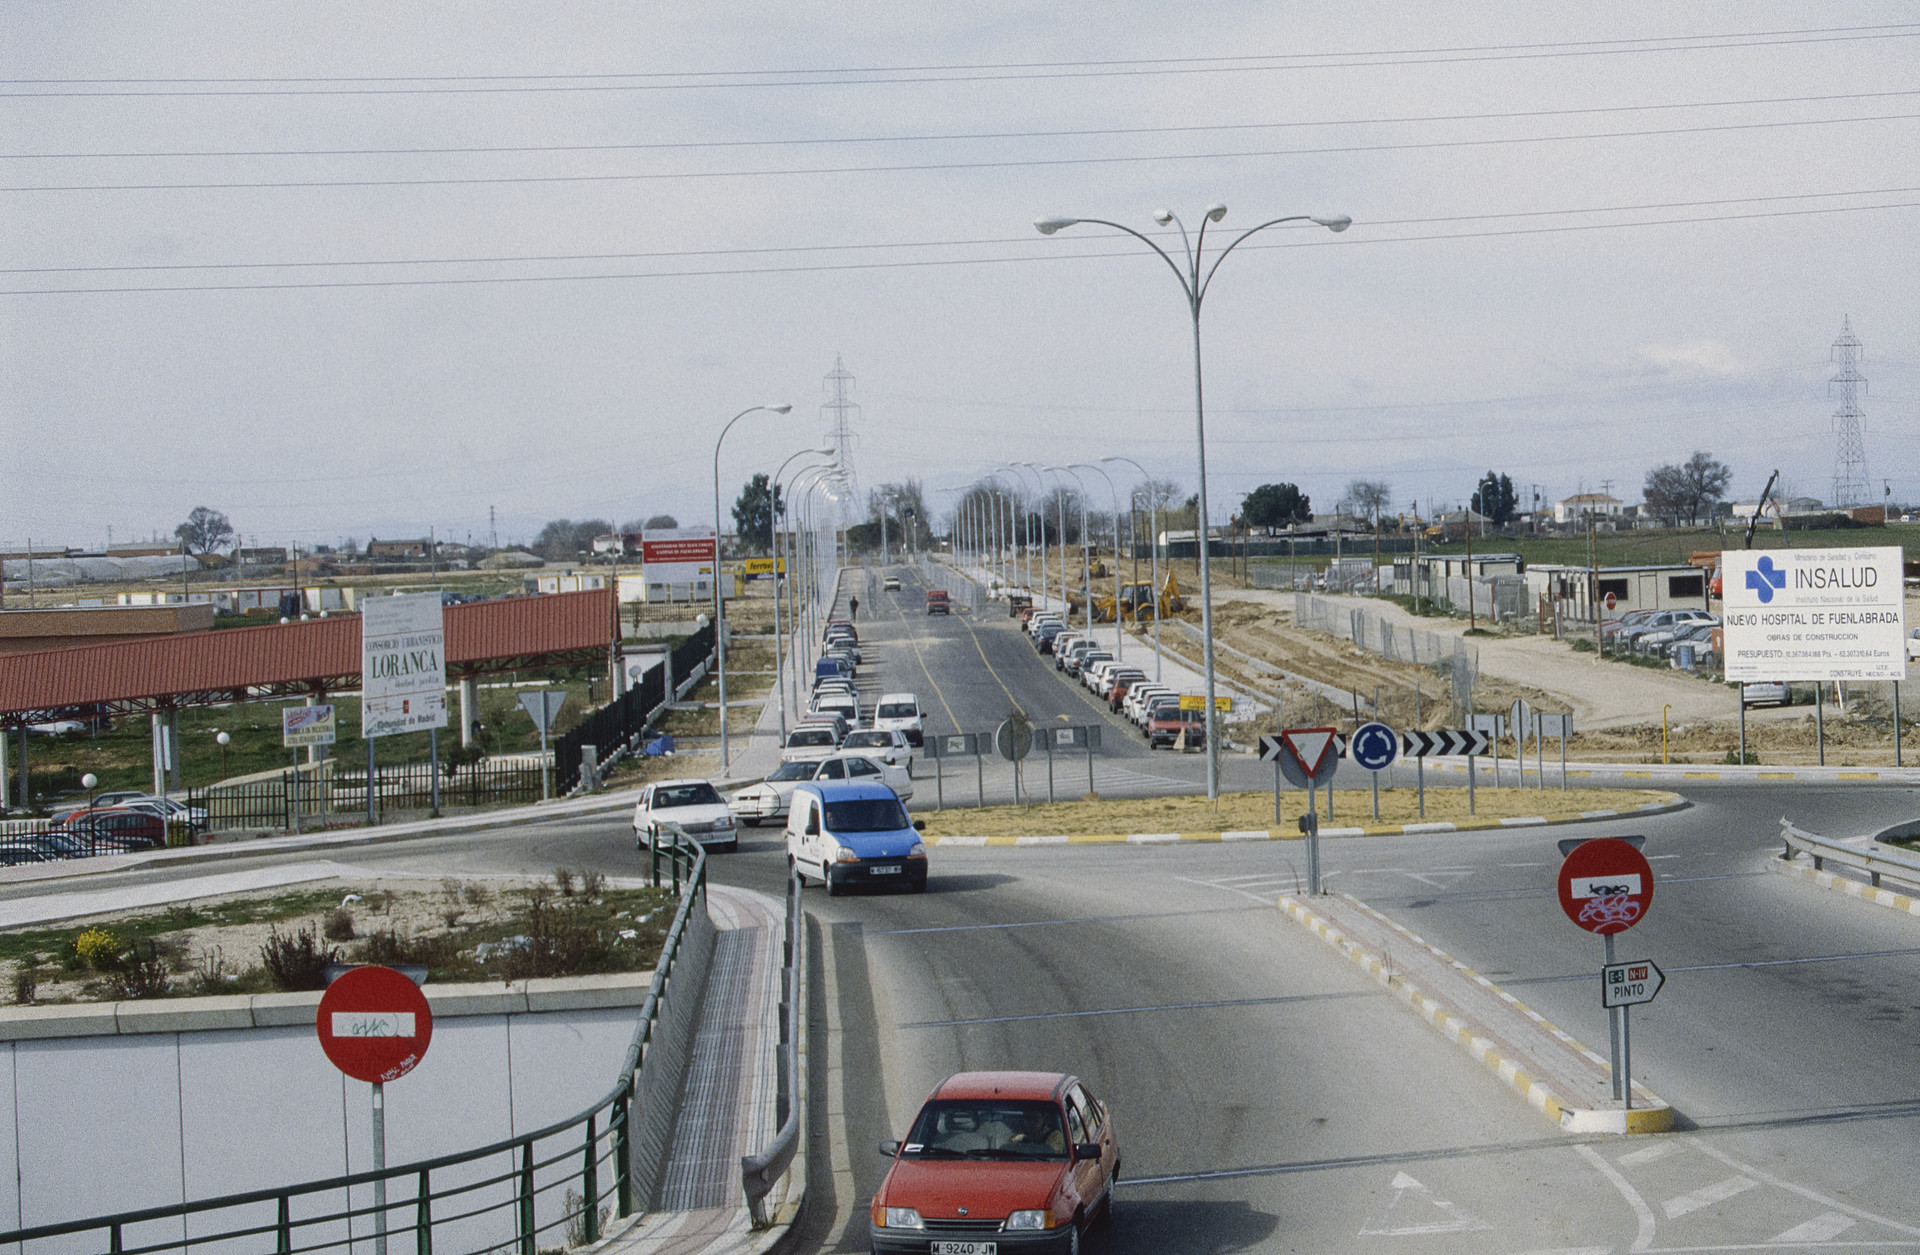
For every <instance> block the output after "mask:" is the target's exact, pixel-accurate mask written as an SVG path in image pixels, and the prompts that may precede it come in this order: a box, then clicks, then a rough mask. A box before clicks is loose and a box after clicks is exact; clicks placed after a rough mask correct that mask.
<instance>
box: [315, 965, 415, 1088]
mask: <svg viewBox="0 0 1920 1255" xmlns="http://www.w3.org/2000/svg"><path fill="white" fill-rule="evenodd" d="M314 1028H315V1029H316V1030H317V1031H318V1032H319V1034H320V1049H322V1050H324V1051H326V1052H327V1058H329V1059H331V1060H332V1061H333V1066H334V1067H336V1068H339V1069H340V1070H341V1071H342V1072H345V1073H346V1074H347V1075H348V1076H350V1077H352V1078H354V1079H355V1080H357V1081H370V1082H375V1083H378V1082H383V1081H391V1080H394V1079H396V1078H398V1077H402V1076H405V1075H406V1074H407V1073H409V1072H411V1071H413V1069H414V1067H415V1066H416V1065H418V1064H419V1062H420V1060H421V1059H422V1058H424V1057H425V1055H426V1053H427V1043H428V1042H429V1041H431V1040H432V1039H433V1012H432V1011H431V1010H430V1009H429V1008H428V1006H427V997H426V995H425V994H423V993H421V992H420V988H419V986H417V985H415V984H414V983H413V982H412V981H411V980H409V979H407V977H405V976H403V975H402V974H400V973H399V972H396V971H394V970H393V969H392V968H390V967H373V966H369V967H356V968H354V969H352V970H351V971H349V972H345V973H343V974H342V975H341V976H340V977H339V978H338V979H337V980H335V981H334V982H333V983H332V984H331V985H328V986H327V992H326V993H324V994H322V995H321V996H320V1010H319V1012H318V1013H317V1014H316V1015H315V1016H314Z"/></svg>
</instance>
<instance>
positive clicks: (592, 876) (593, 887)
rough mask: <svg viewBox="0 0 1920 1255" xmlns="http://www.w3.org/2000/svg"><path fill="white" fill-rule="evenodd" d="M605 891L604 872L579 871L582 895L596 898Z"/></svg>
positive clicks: (605, 877) (605, 879) (605, 880)
mask: <svg viewBox="0 0 1920 1255" xmlns="http://www.w3.org/2000/svg"><path fill="white" fill-rule="evenodd" d="M606 891H607V876H606V873H605V872H596V871H584V870H583V871H582V872H581V873H580V892H581V894H582V895H583V896H585V897H589V898H597V897H599V896H600V895H601V894H603V893H605V892H606Z"/></svg>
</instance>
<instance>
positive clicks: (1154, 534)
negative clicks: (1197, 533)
mask: <svg viewBox="0 0 1920 1255" xmlns="http://www.w3.org/2000/svg"><path fill="white" fill-rule="evenodd" d="M1100 460H1101V461H1102V462H1125V463H1126V464H1127V465H1128V466H1131V467H1132V468H1133V469H1134V470H1136V471H1139V472H1140V478H1141V479H1142V480H1151V479H1152V478H1153V477H1152V476H1151V475H1148V474H1147V470H1146V468H1145V467H1143V466H1141V465H1140V464H1139V463H1138V462H1136V461H1134V460H1133V459H1132V458H1123V457H1119V456H1117V455H1116V456H1111V457H1104V458H1101V459H1100ZM1147 505H1148V507H1149V509H1150V511H1151V513H1150V514H1149V515H1148V522H1147V538H1148V541H1149V544H1148V548H1147V552H1148V553H1149V554H1151V555H1152V557H1151V559H1150V565H1149V567H1148V569H1149V570H1150V571H1151V572H1152V574H1151V575H1150V576H1149V577H1148V578H1150V579H1151V580H1152V581H1153V679H1154V683H1156V684H1157V683H1159V682H1160V503H1159V502H1157V501H1155V500H1154V499H1153V494H1152V493H1151V492H1149V493H1148V494H1147ZM1139 569H1140V568H1138V567H1135V568H1134V570H1136V571H1137V570H1139ZM1139 604H1140V603H1139V602H1135V603H1134V606H1135V609H1134V612H1133V621H1134V622H1135V623H1138V622H1139V621H1140V611H1139V609H1138V607H1139Z"/></svg>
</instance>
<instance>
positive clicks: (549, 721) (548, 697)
mask: <svg viewBox="0 0 1920 1255" xmlns="http://www.w3.org/2000/svg"><path fill="white" fill-rule="evenodd" d="M566 704H567V690H565V689H535V690H534V691H533V692H531V693H522V694H520V705H521V706H523V707H525V708H526V712H527V714H528V716H530V717H531V718H532V719H533V726H534V727H535V728H537V729H539V731H540V734H541V735H542V736H545V735H546V733H547V729H548V728H551V727H552V726H553V721H554V720H555V719H558V718H559V717H560V708H561V707H562V706H564V705H566Z"/></svg>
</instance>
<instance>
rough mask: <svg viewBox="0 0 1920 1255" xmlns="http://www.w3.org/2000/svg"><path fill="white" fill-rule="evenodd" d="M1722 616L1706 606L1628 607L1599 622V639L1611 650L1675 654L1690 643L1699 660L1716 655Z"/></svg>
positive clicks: (1696, 658)
mask: <svg viewBox="0 0 1920 1255" xmlns="http://www.w3.org/2000/svg"><path fill="white" fill-rule="evenodd" d="M1719 627H1720V616H1719V615H1716V614H1713V613H1710V612H1709V611H1706V610H1698V609H1687V610H1629V611H1627V613H1625V614H1623V615H1621V616H1620V617H1619V618H1617V619H1609V620H1607V621H1606V622H1605V623H1603V624H1601V626H1600V641H1601V644H1602V645H1603V646H1605V648H1606V650H1607V652H1608V653H1622V652H1625V653H1633V654H1639V655H1641V656H1642V657H1648V658H1654V657H1660V658H1672V657H1675V656H1676V655H1677V654H1678V653H1679V651H1680V648H1681V647H1682V646H1691V647H1692V648H1693V656H1694V658H1695V660H1696V662H1704V661H1708V660H1710V659H1711V658H1712V657H1713V656H1716V655H1717V654H1718V653H1719V651H1718V649H1716V648H1715V646H1714V641H1715V633H1716V632H1717V631H1718V629H1719Z"/></svg>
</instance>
